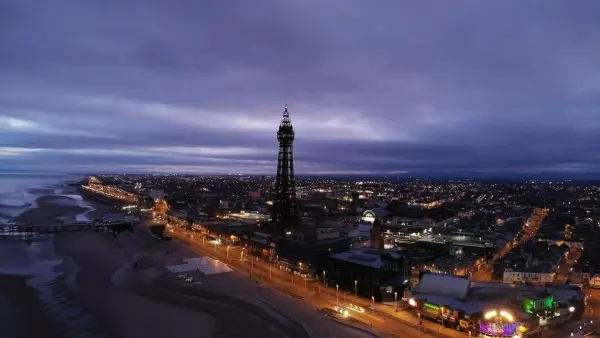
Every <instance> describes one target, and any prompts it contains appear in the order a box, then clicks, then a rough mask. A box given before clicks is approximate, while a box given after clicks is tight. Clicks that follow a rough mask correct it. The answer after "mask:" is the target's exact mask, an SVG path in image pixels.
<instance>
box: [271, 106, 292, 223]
mask: <svg viewBox="0 0 600 338" xmlns="http://www.w3.org/2000/svg"><path fill="white" fill-rule="evenodd" d="M277 140H278V141H279V157H278V159H277V177H276V179H275V198H274V200H273V212H272V215H271V219H272V221H273V223H274V224H275V225H276V227H277V229H278V230H279V231H284V230H285V229H289V228H293V227H294V226H295V225H296V224H297V222H298V210H297V205H296V180H295V178H294V152H293V144H294V128H293V127H292V121H291V120H290V113H289V112H288V108H287V105H286V106H285V109H284V110H283V118H282V119H281V124H280V125H279V130H278V131H277Z"/></svg>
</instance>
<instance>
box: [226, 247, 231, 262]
mask: <svg viewBox="0 0 600 338" xmlns="http://www.w3.org/2000/svg"><path fill="white" fill-rule="evenodd" d="M230 248H231V247H230V246H229V245H228V246H227V259H229V249H230Z"/></svg>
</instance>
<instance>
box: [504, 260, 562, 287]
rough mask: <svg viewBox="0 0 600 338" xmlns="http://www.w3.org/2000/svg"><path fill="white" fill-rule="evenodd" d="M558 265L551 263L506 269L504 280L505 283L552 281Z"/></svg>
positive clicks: (541, 282)
mask: <svg viewBox="0 0 600 338" xmlns="http://www.w3.org/2000/svg"><path fill="white" fill-rule="evenodd" d="M555 269H556V267H555V266H553V265H551V264H541V265H532V266H529V267H524V266H523V267H516V268H512V269H505V270H504V273H503V275H502V281H504V282H505V283H534V284H543V283H552V282H553V281H554V277H555V275H556V274H555Z"/></svg>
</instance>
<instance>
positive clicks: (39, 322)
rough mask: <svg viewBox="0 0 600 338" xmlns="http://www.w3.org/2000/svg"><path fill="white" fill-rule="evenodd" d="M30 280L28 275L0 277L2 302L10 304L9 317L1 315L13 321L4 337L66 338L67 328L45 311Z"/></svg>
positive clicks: (4, 328) (0, 297) (5, 329)
mask: <svg viewBox="0 0 600 338" xmlns="http://www.w3.org/2000/svg"><path fill="white" fill-rule="evenodd" d="M27 279H28V278H27V277H25V276H15V275H3V274H0V299H2V298H3V297H4V298H5V299H6V300H7V302H6V303H7V305H8V307H7V310H8V313H7V314H6V315H7V316H4V314H2V316H0V318H1V317H5V318H10V319H8V320H10V322H9V323H10V324H11V325H9V326H4V325H3V328H2V332H1V333H2V337H7V338H11V337H14V338H29V337H45V338H46V337H47V338H62V337H65V331H64V328H63V327H62V325H60V324H59V323H57V322H56V321H55V320H54V318H53V317H52V315H51V314H50V313H48V312H47V311H46V310H45V309H44V306H43V304H41V303H40V301H39V298H38V294H37V292H36V290H35V289H33V288H32V287H30V286H29V285H28V284H27ZM0 322H1V321H0Z"/></svg>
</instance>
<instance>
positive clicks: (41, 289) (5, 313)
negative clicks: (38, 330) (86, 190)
mask: <svg viewBox="0 0 600 338" xmlns="http://www.w3.org/2000/svg"><path fill="white" fill-rule="evenodd" d="M84 178H85V177H84V176H75V175H41V174H0V224H9V225H10V224H12V223H13V222H14V220H13V218H14V217H16V216H18V215H19V214H20V213H22V212H24V211H26V210H28V209H31V208H35V207H36V204H35V201H36V199H37V198H38V197H40V196H56V197H57V199H56V201H57V204H61V205H65V203H67V204H69V205H74V206H81V207H83V208H86V209H87V211H85V212H82V213H80V214H79V215H77V216H76V219H77V220H87V219H86V217H85V214H86V213H87V212H89V211H90V210H93V207H92V206H91V205H90V204H88V203H87V202H85V200H83V198H82V197H81V196H80V195H78V194H76V193H75V192H74V190H73V189H72V188H69V187H67V184H68V183H73V182H77V181H80V180H82V179H84ZM78 269H79V268H78V267H77V265H76V264H75V262H74V261H72V260H71V259H69V258H68V257H60V256H58V255H57V254H56V253H55V251H54V246H53V243H52V237H51V236H50V237H47V239H46V240H42V241H34V242H29V243H26V242H24V241H6V240H2V241H0V278H1V277H2V275H12V276H21V277H22V278H25V279H26V283H27V285H28V286H29V287H30V288H31V289H32V290H33V291H34V292H35V294H36V296H37V298H38V301H39V302H40V304H41V306H42V307H43V308H44V309H45V310H46V311H47V312H48V313H49V314H50V315H51V316H52V317H53V318H54V319H55V320H56V322H58V323H60V324H61V325H63V326H64V327H65V329H66V330H67V332H68V334H67V336H66V337H96V335H94V334H92V332H95V331H96V330H94V328H93V325H94V324H93V320H92V318H90V317H88V316H87V315H83V314H82V311H83V309H81V308H79V307H78V306H77V305H76V304H73V303H72V302H71V301H70V299H69V296H68V294H69V292H70V290H72V289H73V288H75V287H76V286H75V283H74V280H75V276H76V274H77V271H78ZM3 291H6V292H9V290H0V328H1V329H0V337H2V338H12V337H16V336H17V330H18V328H17V327H16V323H17V322H18V320H17V318H13V317H14V316H15V314H14V313H13V312H11V311H10V307H9V305H8V298H7V297H5V295H6V294H3Z"/></svg>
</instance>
